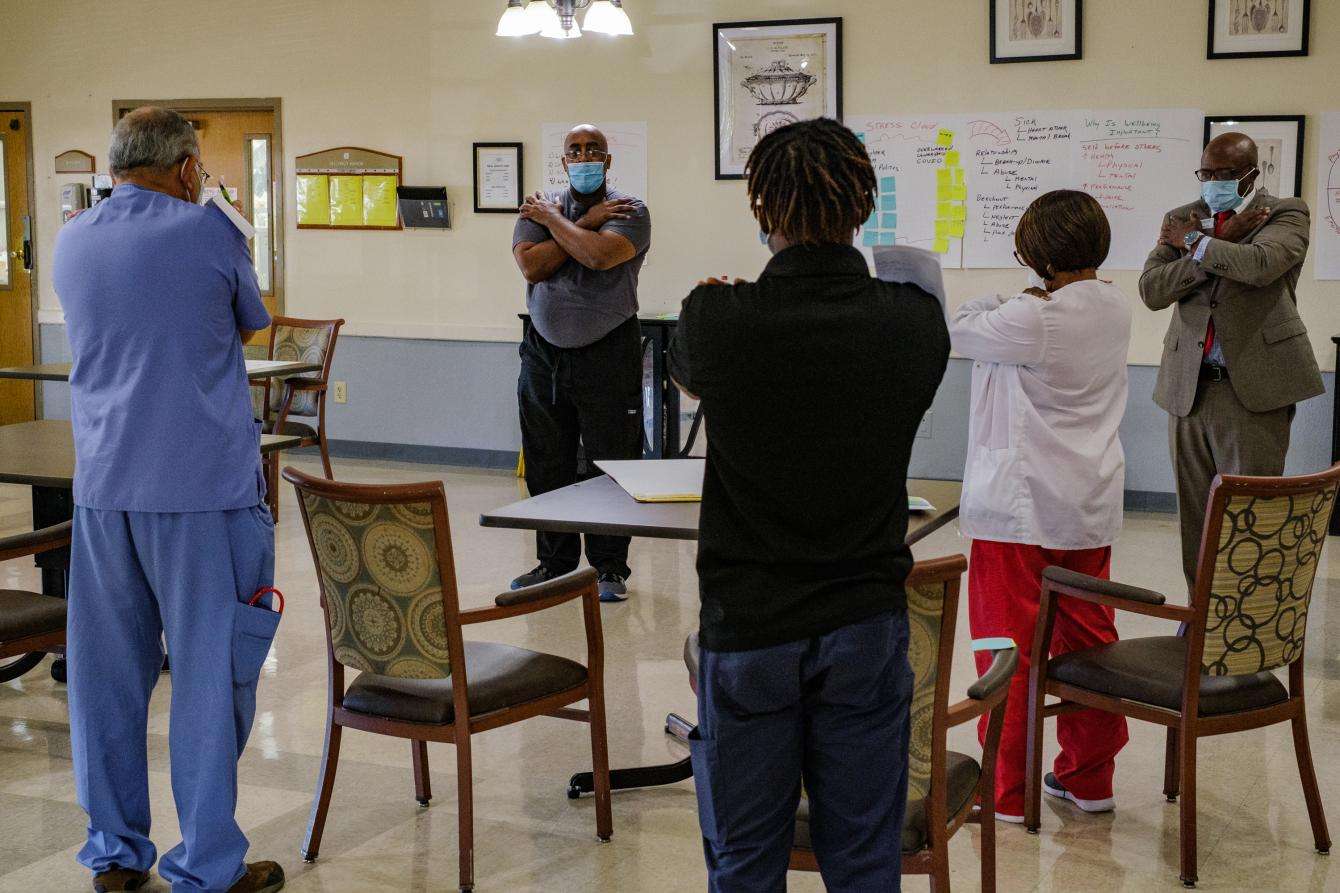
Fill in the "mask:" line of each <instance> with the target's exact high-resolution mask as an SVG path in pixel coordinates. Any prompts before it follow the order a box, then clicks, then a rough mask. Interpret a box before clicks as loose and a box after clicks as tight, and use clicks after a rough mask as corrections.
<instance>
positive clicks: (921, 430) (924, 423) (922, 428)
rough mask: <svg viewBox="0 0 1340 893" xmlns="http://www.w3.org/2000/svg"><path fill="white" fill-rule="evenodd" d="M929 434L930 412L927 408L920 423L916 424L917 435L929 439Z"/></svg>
mask: <svg viewBox="0 0 1340 893" xmlns="http://www.w3.org/2000/svg"><path fill="white" fill-rule="evenodd" d="M930 436H931V414H930V411H929V410H927V412H926V414H925V415H924V416H922V417H921V424H920V425H918V426H917V437H925V438H927V439H929V438H930Z"/></svg>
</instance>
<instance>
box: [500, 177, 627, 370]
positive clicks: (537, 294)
mask: <svg viewBox="0 0 1340 893" xmlns="http://www.w3.org/2000/svg"><path fill="white" fill-rule="evenodd" d="M546 198H548V199H549V200H550V201H552V202H557V203H558V204H559V206H561V207H562V208H563V215H564V216H565V217H567V218H568V219H569V220H571V221H573V222H576V221H577V219H578V218H580V217H581V216H582V214H583V213H584V212H585V208H583V207H582V206H580V205H578V204H577V202H576V201H575V200H574V199H573V196H572V190H571V189H565V190H563V192H562V193H559V194H546ZM606 198H613V199H631V200H632V201H633V202H634V203H635V204H634V212H633V216H632V217H630V218H628V219H627V220H609V221H606V223H605V225H604V226H602V227H601V228H600V231H601V232H602V233H618V234H619V235H621V236H623V237H624V238H625V239H627V240H628V241H629V242H631V243H632V244H633V249H634V250H635V251H636V252H637V253H636V254H634V255H633V257H632V258H631V259H630V260H627V261H624V262H623V263H621V264H619V265H618V266H616V267H611V268H610V269H608V270H589V269H587V268H586V267H584V266H582V265H581V264H579V263H577V261H575V260H573V259H572V258H568V260H566V261H565V262H564V263H563V266H561V267H559V268H558V272H556V273H554V275H552V276H550V277H549V278H548V279H546V280H545V281H543V282H536V283H532V284H529V285H527V287H526V309H527V310H528V311H530V318H531V322H532V323H533V324H534V325H535V328H536V330H538V331H539V333H540V335H542V336H543V337H544V340H546V341H548V342H549V343H550V344H553V345H554V346H555V347H585V346H586V345H588V344H592V343H594V342H596V341H599V340H600V339H601V338H603V337H605V336H606V335H608V334H609V333H610V332H612V331H614V329H615V328H617V327H618V326H619V325H620V324H621V323H623V322H624V321H626V320H627V319H628V318H629V317H631V316H634V315H636V313H637V276H638V273H639V272H640V271H641V270H642V261H643V260H644V259H645V258H646V256H647V249H648V248H650V247H651V215H650V214H649V213H648V212H647V206H646V205H644V204H643V203H642V200H641V199H637V198H634V197H633V196H631V195H625V194H624V193H622V192H619V191H618V190H615V189H611V190H609V193H608V195H607V196H606ZM551 238H553V237H552V236H551V235H549V230H548V229H547V228H545V227H543V226H540V224H538V223H536V222H535V221H533V220H526V219H525V218H518V219H517V222H516V230H515V231H514V232H513V233H512V247H514V248H515V247H516V246H517V245H518V244H520V243H521V242H544V241H547V240H549V239H551Z"/></svg>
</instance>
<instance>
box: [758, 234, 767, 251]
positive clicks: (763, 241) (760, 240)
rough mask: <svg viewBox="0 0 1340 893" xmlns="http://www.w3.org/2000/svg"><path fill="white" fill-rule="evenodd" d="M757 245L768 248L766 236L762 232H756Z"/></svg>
mask: <svg viewBox="0 0 1340 893" xmlns="http://www.w3.org/2000/svg"><path fill="white" fill-rule="evenodd" d="M758 244H760V245H762V246H763V247H765V248H766V247H767V246H768V234H767V233H765V232H763V230H759V231H758Z"/></svg>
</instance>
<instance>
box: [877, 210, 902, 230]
mask: <svg viewBox="0 0 1340 893" xmlns="http://www.w3.org/2000/svg"><path fill="white" fill-rule="evenodd" d="M879 225H880V226H881V227H882V228H884V229H897V228H898V215H897V214H882V215H880V221H879Z"/></svg>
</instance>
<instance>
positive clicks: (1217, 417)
mask: <svg viewBox="0 0 1340 893" xmlns="http://www.w3.org/2000/svg"><path fill="white" fill-rule="evenodd" d="M1200 164H1201V169H1200V170H1198V171H1197V172H1196V177H1197V179H1199V180H1200V181H1201V200H1200V201H1197V202H1193V203H1192V204H1189V205H1184V206H1182V207H1180V208H1177V209H1175V210H1173V211H1170V212H1169V213H1168V216H1167V217H1166V218H1164V222H1163V229H1162V232H1161V233H1160V234H1159V244H1158V245H1157V246H1156V247H1155V248H1154V251H1153V253H1152V254H1150V255H1149V260H1148V261H1147V262H1146V263H1145V269H1144V273H1143V274H1142V275H1141V277H1140V297H1141V298H1143V299H1144V302H1145V304H1146V305H1147V306H1148V307H1149V309H1151V310H1162V309H1163V308H1165V307H1169V306H1171V307H1172V308H1173V318H1172V322H1171V324H1170V325H1169V326H1168V334H1167V336H1166V337H1165V338H1164V339H1163V361H1162V363H1161V364H1160V365H1159V377H1158V383H1157V384H1156V385H1155V387H1154V402H1155V403H1157V404H1158V405H1159V406H1161V407H1162V408H1163V409H1165V410H1167V411H1168V415H1169V417H1170V418H1169V427H1168V431H1169V441H1170V444H1171V448H1172V460H1173V468H1174V470H1175V472H1176V474H1177V502H1178V509H1179V513H1180V515H1181V521H1182V565H1183V570H1184V571H1185V573H1186V578H1187V583H1188V585H1189V584H1190V583H1191V581H1192V580H1193V579H1194V578H1195V572H1196V554H1197V551H1198V550H1199V548H1200V537H1201V528H1202V527H1203V526H1204V523H1205V509H1206V501H1207V499H1208V497H1209V492H1210V484H1211V482H1212V481H1213V480H1214V477H1215V475H1216V474H1219V473H1220V472H1223V473H1225V474H1262V475H1279V474H1283V473H1284V455H1285V453H1286V452H1288V449H1289V427H1290V425H1291V423H1292V422H1293V415H1294V404H1296V403H1297V402H1298V401H1300V400H1306V399H1307V398H1309V397H1315V396H1316V395H1317V394H1320V393H1322V392H1323V390H1324V388H1323V387H1322V383H1321V373H1320V372H1319V371H1318V370H1317V358H1316V356H1315V355H1314V353H1313V351H1312V345H1311V343H1310V342H1309V341H1308V338H1307V328H1306V327H1305V326H1304V325H1303V320H1302V319H1301V318H1299V316H1298V298H1297V294H1296V292H1295V287H1296V286H1297V284H1298V274H1299V271H1300V270H1301V269H1302V266H1303V259H1304V258H1305V257H1306V256H1307V246H1308V233H1309V227H1310V221H1309V215H1308V210H1307V205H1306V204H1305V203H1304V202H1303V201H1302V200H1301V199H1296V198H1284V199H1282V198H1276V197H1274V196H1272V195H1267V194H1266V193H1265V192H1263V191H1261V190H1259V189H1257V188H1256V183H1257V179H1258V177H1259V176H1260V170H1259V169H1258V168H1257V166H1256V165H1257V153H1256V144H1255V143H1254V142H1252V140H1251V138H1250V137H1248V136H1246V135H1244V134H1241V133H1225V134H1223V135H1221V136H1218V137H1216V138H1215V139H1214V140H1212V141H1211V142H1210V144H1209V145H1208V146H1206V147H1205V153H1204V154H1203V155H1202V156H1201V162H1200Z"/></svg>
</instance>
